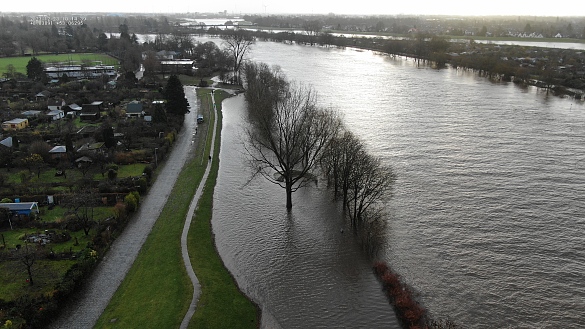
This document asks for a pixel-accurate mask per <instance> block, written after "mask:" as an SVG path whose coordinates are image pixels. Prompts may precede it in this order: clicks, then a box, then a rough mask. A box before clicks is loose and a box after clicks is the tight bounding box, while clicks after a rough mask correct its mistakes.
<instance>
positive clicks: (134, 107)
mask: <svg viewBox="0 0 585 329" xmlns="http://www.w3.org/2000/svg"><path fill="white" fill-rule="evenodd" d="M142 116H144V111H143V109H142V102H139V101H132V102H130V103H128V105H126V117H127V118H140V117H142Z"/></svg>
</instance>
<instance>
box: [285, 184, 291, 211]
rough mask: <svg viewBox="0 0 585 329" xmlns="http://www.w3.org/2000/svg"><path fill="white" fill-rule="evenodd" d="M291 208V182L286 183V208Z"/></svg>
mask: <svg viewBox="0 0 585 329" xmlns="http://www.w3.org/2000/svg"><path fill="white" fill-rule="evenodd" d="M291 209H292V183H289V182H287V183H286V210H287V211H290V210H291Z"/></svg>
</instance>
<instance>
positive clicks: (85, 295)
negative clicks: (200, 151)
mask: <svg viewBox="0 0 585 329" xmlns="http://www.w3.org/2000/svg"><path fill="white" fill-rule="evenodd" d="M185 95H186V96H187V99H188V100H189V103H190V104H191V106H192V109H191V112H190V113H187V115H185V123H184V126H183V129H182V130H181V133H180V134H179V136H178V138H177V141H176V143H175V145H174V146H173V149H172V151H171V154H170V156H169V157H168V158H167V160H166V162H165V163H164V165H163V167H162V168H160V169H161V170H160V171H159V173H158V176H157V179H156V181H155V182H154V184H153V185H152V186H151V188H150V191H149V193H148V194H147V195H146V196H145V197H143V198H142V200H141V202H140V203H141V205H140V207H139V210H138V212H137V213H136V214H135V216H134V218H133V219H132V220H131V221H130V222H129V223H128V225H127V226H126V228H125V229H124V232H123V233H122V234H121V235H120V236H119V237H118V239H116V241H115V242H114V243H113V244H112V246H111V248H110V250H109V251H108V253H107V254H106V256H105V257H104V258H103V259H102V261H101V262H100V263H99V264H98V266H97V267H96V270H95V271H94V273H93V274H92V275H91V276H90V278H89V280H88V281H87V282H86V284H85V286H84V288H83V289H82V290H81V291H80V292H79V293H77V295H76V296H74V297H73V298H72V299H71V301H70V302H69V303H68V305H67V306H66V307H65V309H64V310H63V312H62V314H61V316H60V317H59V318H58V319H57V320H56V321H55V322H54V323H53V324H52V325H51V326H50V328H59V329H61V328H62V329H68V328H71V329H83V328H92V327H93V326H94V325H95V323H96V322H97V320H98V319H99V317H100V315H101V314H102V312H103V311H104V309H105V308H106V306H107V305H108V303H109V302H110V299H111V298H112V296H113V295H114V293H115V292H116V290H117V289H118V286H119V285H120V283H122V280H124V277H125V276H126V273H128V270H129V269H130V267H131V266H132V263H134V260H135V259H136V256H137V255H138V252H139V251H140V249H141V248H142V245H143V244H144V241H146V237H147V236H148V234H149V233H150V231H151V229H152V227H153V225H154V223H155V222H156V220H157V218H158V216H159V215H160V212H161V210H162V208H163V207H164V205H165V203H166V202H167V199H168V196H169V194H170V193H171V190H172V188H173V186H174V185H175V182H176V180H177V177H178V176H179V173H180V172H181V170H182V168H183V165H184V164H185V161H186V160H187V159H188V158H189V157H190V156H192V155H193V152H194V149H193V145H195V144H194V143H193V142H192V141H193V138H197V135H196V134H195V128H196V126H197V123H196V122H195V120H196V117H197V110H198V108H197V106H196V104H198V103H197V96H196V94H195V88H194V87H189V86H187V87H185Z"/></svg>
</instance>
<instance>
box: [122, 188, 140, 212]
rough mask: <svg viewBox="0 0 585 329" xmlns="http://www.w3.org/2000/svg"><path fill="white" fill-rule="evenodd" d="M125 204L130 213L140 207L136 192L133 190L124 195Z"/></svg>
mask: <svg viewBox="0 0 585 329" xmlns="http://www.w3.org/2000/svg"><path fill="white" fill-rule="evenodd" d="M124 204H125V205H126V210H127V211H128V212H129V213H130V212H135V211H136V209H138V200H137V199H136V197H135V196H134V192H131V193H129V194H127V195H126V196H125V197H124Z"/></svg>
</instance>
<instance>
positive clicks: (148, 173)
mask: <svg viewBox="0 0 585 329" xmlns="http://www.w3.org/2000/svg"><path fill="white" fill-rule="evenodd" d="M153 172H154V170H153V169H152V166H151V165H148V166H146V167H144V170H143V171H142V173H143V174H144V176H146V180H147V182H150V180H151V179H152V174H153Z"/></svg>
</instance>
